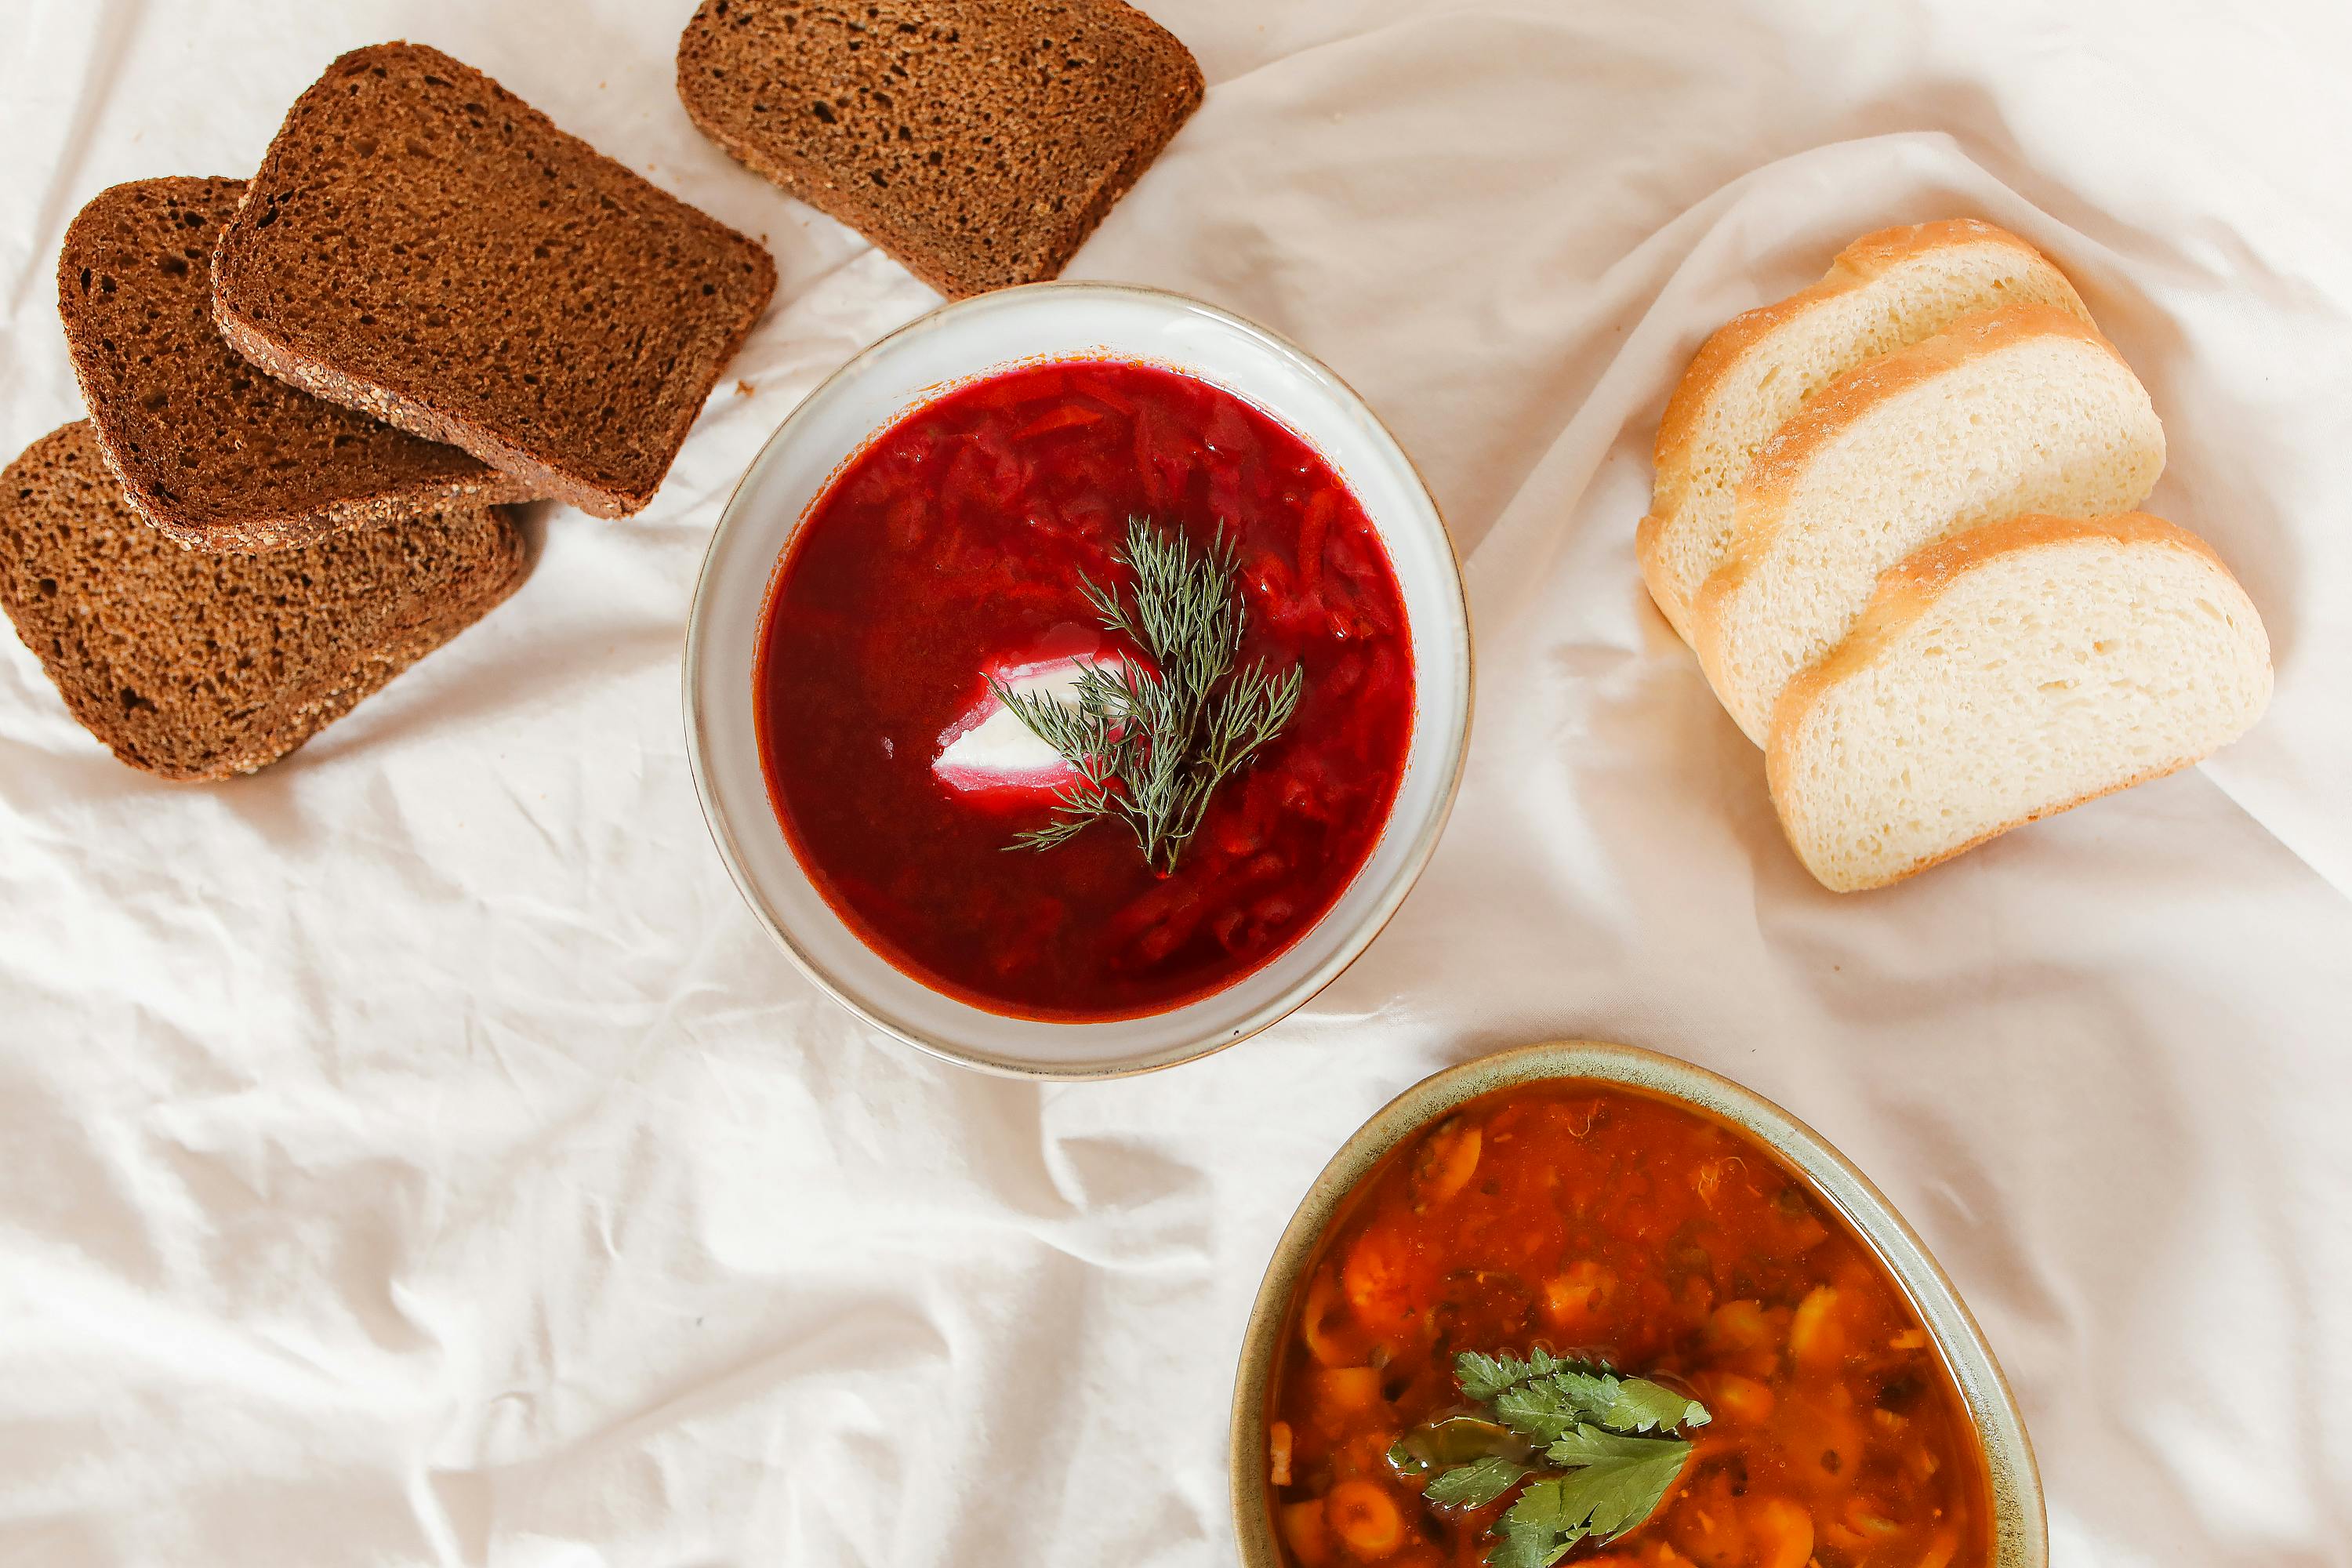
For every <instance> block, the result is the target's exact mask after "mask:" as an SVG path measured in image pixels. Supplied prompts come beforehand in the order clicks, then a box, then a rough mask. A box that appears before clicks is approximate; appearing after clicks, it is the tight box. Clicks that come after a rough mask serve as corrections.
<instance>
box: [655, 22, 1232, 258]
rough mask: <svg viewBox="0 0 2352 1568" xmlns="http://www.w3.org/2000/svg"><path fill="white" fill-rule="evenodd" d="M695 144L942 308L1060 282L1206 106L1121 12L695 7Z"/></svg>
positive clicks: (1177, 46)
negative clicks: (875, 249)
mask: <svg viewBox="0 0 2352 1568" xmlns="http://www.w3.org/2000/svg"><path fill="white" fill-rule="evenodd" d="M677 94H678V98H679V100H681V101H682V102H683V103H684V104H685V105H686V111H687V113H688V116H690V117H691V118H692V119H693V121H694V122H695V124H696V125H698V126H699V127H700V128H701V130H702V132H703V134H705V135H707V136H709V138H710V139H711V140H712V141H714V142H718V143H719V145H720V146H721V147H724V148H725V149H726V150H727V151H728V152H729V153H731V154H733V155H734V156H735V157H736V158H738V159H740V161H741V162H742V163H746V164H748V165H750V166H751V168H752V169H755V170H757V171H758V172H759V173H760V174H764V175H766V176H767V177H768V178H769V179H771V180H772V181H774V182H775V183H776V184H779V185H782V187H783V188H784V189H785V190H786V191H789V192H790V193H792V194H793V195H795V196H798V197H799V198H800V199H801V200H803V201H804V202H807V203H808V204H809V205H812V206H814V207H816V208H818V209H820V210H821V211H824V212H825V213H827V214H830V215H831V216H834V217H836V218H838V219H840V220H841V221H842V222H843V223H845V224H847V225H849V226H851V227H853V228H855V229H856V230H857V231H858V232H859V233H861V234H863V235H865V236H866V237H867V238H868V239H870V240H872V241H873V242H874V243H875V244H876V245H878V246H880V247H882V248H883V249H884V250H886V251H887V252H889V253H890V254H891V255H892V256H893V257H896V258H898V260H899V261H900V262H901V263H902V264H904V265H905V266H906V268H908V270H909V271H911V272H913V273H914V274H915V276H917V277H918V278H920V279H922V280H923V281H924V282H926V283H928V284H929V285H930V286H931V287H932V288H934V289H939V290H940V292H941V293H943V294H946V295H948V296H949V297H950V298H951V299H952V298H960V297H962V296H965V295H971V294H978V293H982V292H984V291H986V290H988V289H1001V288H1004V287H1006V286H1008V285H1012V284H1017V283H1034V282H1037V281H1039V280H1040V279H1046V278H1052V277H1054V276H1055V275H1056V274H1058V273H1059V272H1060V271H1061V270H1062V268H1064V267H1065V266H1066V265H1067V264H1068V262H1069V259H1070V258H1071V256H1072V255H1073V254H1075V253H1076V250H1077V248H1078V247H1079V246H1080V245H1081V244H1083V243H1084V242H1085V240H1086V238H1087V236H1088V235H1089V234H1092V233H1093V232H1094V229H1095V226H1097V224H1099V223H1100V222H1101V221H1102V219H1103V216H1104V215H1105V214H1107V213H1108V212H1109V211H1110V208H1111V205H1112V204H1113V203H1115V202H1117V201H1118V198H1119V197H1120V196H1122V195H1126V194H1127V191H1128V188H1129V186H1131V185H1133V184H1135V182H1136V179H1137V178H1138V176H1139V175H1140V174H1142V173H1143V171H1144V169H1145V168H1146V167H1148V166H1149V165H1150V163H1151V161H1152V159H1154V158H1156V157H1158V156H1159V154H1160V149H1161V148H1163V147H1165V146H1166V145H1167V144H1168V142H1169V139H1170V138H1171V137H1172V136H1174V135H1175V134H1176V131H1177V128H1178V127H1180V126H1181V125H1182V124H1183V123H1184V121H1185V120H1186V119H1188V118H1189V117H1190V116H1191V115H1192V110H1195V109H1196V108H1198V107H1199V106H1200V102H1201V96H1202V79H1201V68H1200V65H1199V63H1198V62H1197V61H1195V60H1194V59H1193V58H1192V54H1191V52H1190V51H1188V50H1187V49H1186V48H1185V47H1184V46H1183V45H1182V44H1181V43H1180V42H1178V41H1177V39H1176V38H1175V37H1172V36H1171V35H1170V34H1169V33H1168V32H1167V31H1166V30H1165V29H1163V28H1161V27H1160V26H1159V24H1157V23H1155V22H1153V21H1152V20H1151V18H1150V17H1149V16H1145V15H1143V13H1141V12H1140V11H1138V10H1136V9H1134V8H1133V7H1132V6H1129V5H1124V4H1121V3H1120V0H855V3H850V0H702V5H701V7H700V8H699V9H698V10H697V11H696V12H695V14H694V18H693V20H691V21H690V22H688V24H687V26H686V31H685V33H684V35H683V36H682V37H680V38H679V39H678V46H677Z"/></svg>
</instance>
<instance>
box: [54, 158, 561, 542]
mask: <svg viewBox="0 0 2352 1568" xmlns="http://www.w3.org/2000/svg"><path fill="white" fill-rule="evenodd" d="M245 188H246V184H245V182H244V181H243V180H229V179H217V178H188V177H177V178H170V179H158V180H136V181H132V182H131V183H130V184H121V185H115V186H113V187H111V188H110V189H108V190H105V191H101V192H100V194H99V195H97V196H95V197H93V198H91V200H90V201H89V204H88V205H85V206H84V207H83V208H82V209H81V211H80V213H79V215H77V216H75V218H74V221H73V223H72V225H71V226H70V227H68V229H67V231H66V242H65V247H64V249H63V251H62V252H61V253H60V255H59V257H58V313H59V314H60V316H61V317H62V318H63V320H64V324H65V332H66V342H67V346H68V349H69V350H70V351H71V353H72V358H73V366H74V374H75V376H76V378H77V379H78V380H79V382H80V384H81V391H82V399H83V401H84V402H85V403H86V404H88V405H89V416H90V423H91V425H92V426H93V427H94V428H95V430H96V432H97V436H98V439H99V444H100V447H102V449H103V450H104V452H105V454H106V458H107V461H108V462H109V463H110V465H111V466H112V467H113V468H114V470H115V472H116V473H117V475H118V476H120V477H121V480H122V483H123V487H124V489H126V490H127V491H128V493H129V499H130V500H131V504H132V505H133V506H135V507H137V508H138V509H139V510H140V511H141V512H142V514H143V515H144V516H145V517H146V518H147V519H148V520H149V521H152V522H153V523H155V524H156V525H157V526H158V527H161V528H163V529H165V530H167V531H170V532H171V533H172V535H173V537H174V538H176V539H178V540H179V541H180V542H182V543H184V544H190V545H194V546H197V547H199V548H205V549H234V550H268V549H282V548H286V547H288V546H291V545H297V544H302V543H306V542H310V540H313V539H316V538H318V537H319V536H320V535H321V534H324V533H328V532H331V531H334V530H336V529H339V528H348V527H352V526H355V525H357V524H360V523H364V522H369V521H382V520H383V519H384V518H387V517H390V516H393V515H395V514H397V513H400V512H404V511H407V510H413V509H414V508H415V507H417V506H420V505H431V504H433V503H435V502H437V501H444V500H465V499H472V500H526V499H528V489H527V487H525V486H523V485H521V484H520V483H519V482H518V481H516V480H514V479H509V477H507V476H506V475H503V474H500V473H499V472H498V471H497V470H495V469H493V468H489V467H488V466H487V465H485V464H484V463H482V462H481V461H480V460H479V459H478V458H473V457H470V456H468V455H467V453H465V452H462V451H460V450H458V449H457V447H448V446H443V445H441V444H439V443H437V442H432V441H424V440H420V439H418V438H417V437H414V436H411V435H408V434H405V433H404V432H403V431H400V430H396V429H394V428H393V427H392V426H389V425H385V424H383V423H381V422H379V421H377V420H373V419H370V418H368V417H367V416H364V415H362V414H358V413H355V412H353V411H352V410H351V409H348V408H343V407H340V406H338V405H334V404H331V403H327V402H323V401H321V400H320V399H319V398H316V397H312V396H310V395H308V394H306V393H302V392H299V391H297V390H296V389H294V388H293V387H291V386H289V385H287V384H285V383H283V382H280V381H278V380H277V379H275V378H274V377H272V376H270V375H268V374H264V373H263V372H262V371H260V370H258V369H257V368H256V367H255V366H253V365H252V364H249V363H247V362H246V361H245V360H243V359H241V358H239V357H238V356H237V355H236V353H232V352H231V351H230V349H229V347H228V345H227V344H226V342H222V341H221V335H220V333H219V331H217V330H216V329H215V327H214V325H213V310H212V290H211V288H210V283H209V277H210V270H209V269H210V266H211V261H212V251H213V243H214V240H215V237H216V236H217V235H218V234H219V232H220V230H221V228H222V227H223V226H225V225H226V224H227V222H228V221H229V219H230V218H231V217H232V216H235V215H236V206H237V203H238V202H239V201H240V200H241V199H242V198H243V196H244V195H245Z"/></svg>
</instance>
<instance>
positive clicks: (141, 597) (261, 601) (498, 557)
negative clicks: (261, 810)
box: [0, 421, 529, 779]
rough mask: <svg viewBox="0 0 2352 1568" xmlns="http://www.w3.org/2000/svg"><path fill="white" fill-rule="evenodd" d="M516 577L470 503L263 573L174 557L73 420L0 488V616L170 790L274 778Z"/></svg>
mask: <svg viewBox="0 0 2352 1568" xmlns="http://www.w3.org/2000/svg"><path fill="white" fill-rule="evenodd" d="M528 569H529V559H528V556H527V553H526V551H525V547H524V542H523V539H522V535H521V533H520V530H519V529H518V528H517V527H516V526H515V522H514V519H513V517H512V515H511V513H510V511H509V509H508V508H505V507H501V506H482V505H473V504H450V505H446V506H441V507H435V508H430V509H427V510H423V511H420V512H417V513H415V514H414V515H413V516H410V517H408V518H406V519H404V520H402V521H394V522H391V523H384V524H377V525H372V526H365V527H357V528H352V529H347V530H345V531H341V532H339V533H335V534H332V535H331V536H329V537H327V538H325V539H322V540H320V541H318V542H313V543H311V544H308V545H304V546H301V547H299V548H294V549H286V550H278V551H275V552H268V553H266V554H238V553H230V552H221V551H204V550H191V549H188V548H185V547H184V546H182V545H180V544H178V543H176V542H173V540H172V539H171V538H170V537H169V536H168V535H166V534H165V533H164V532H163V531H162V530H160V529H158V528H156V527H154V526H153V525H152V524H151V523H149V522H148V521H146V520H145V519H143V518H142V517H141V516H140V515H139V514H138V512H136V511H135V510H132V509H131V506H130V504H129V503H128V502H127V501H126V500H124V499H123V496H122V491H121V487H120V485H119V484H118V483H117V482H116V480H115V479H114V476H113V474H112V473H111V471H110V470H109V468H107V466H106V462H105V459H104V458H103V457H102V456H101V455H100V450H99V446H98V441H97V437H96V436H95V434H94V433H93V432H92V430H91V429H90V426H89V424H88V422H86V421H78V422H76V423H74V424H71V425H68V426H63V427H62V428H60V429H58V430H55V431H53V432H51V433H50V434H49V435H47V436H45V437H42V438H41V439H40V440H38V441H37V442H35V443H34V444H33V445H32V446H31V447H28V448H26V451H25V452H24V453H23V455H21V456H20V457H18V458H17V459H16V461H15V462H14V463H12V464H10V465H9V467H8V468H7V469H6V471H5V474H0V608H5V610H6V612H7V614H8V616H9V619H10V620H11V621H13V622H14V623H15V625H16V634H17V636H18V637H22V638H23V639H24V642H25V646H26V647H29V648H30V649H32V651H33V652H34V654H35V655H36V656H37V657H38V658H39V659H40V661H41V666H42V668H43V669H44V670H45V671H46V672H47V675H48V677H49V679H50V680H51V681H53V682H54V683H55V684H56V686H57V688H58V692H59V694H60V695H61V696H63V697H64V699H65V701H66V706H67V707H68V709H69V710H71V711H72V713H73V716H74V717H75V718H76V719H77V720H79V721H80V722H81V724H82V725H83V727H85V728H86V729H88V730H89V731H90V733H91V734H93V735H95V736H97V737H98V739H99V740H100V741H101V742H104V743H105V744H106V745H107V746H108V747H109V748H110V749H111V750H112V751H113V752H114V753H115V755H116V756H118V757H120V758H121V760H122V761H124V762H126V763H130V764H131V766H133V767H138V768H143V769H146V770H148V771H149V772H152V773H160V774H162V775H163V776H165V777H167V778H173V779H217V778H224V777H226V776H228V775H230V774H232V773H250V772H252V771H253V770H254V769H257V768H259V767H263V766H265V765H267V764H268V763H272V762H275V761H277V760H278V758H279V757H281V756H284V755H285V754H286V753H287V752H290V751H292V750H293V749H294V748H295V747H297V746H299V745H300V744H301V743H302V742H304V741H305V740H307V739H309V738H310V736H311V735H312V734H314V733H316V732H317V731H319V730H320V728H322V727H323V726H325V725H326V724H328V723H331V722H332V721H334V720H335V719H337V718H340V717H341V715H342V714H343V713H345V712H347V711H349V710H351V708H352V705H353V704H355V703H357V702H358V701H359V700H361V699H362V698H364V697H366V696H367V695H368V694H370V693H371V692H373V691H374V690H376V689H379V688H381V687H382V686H383V684H384V683H385V682H386V681H388V680H390V679H392V678H393V676H394V675H396V674H398V673H399V672H400V671H401V670H402V669H404V668H407V666H408V665H409V664H411V663H413V662H414V661H415V659H417V658H420V657H422V656H423V655H424V654H425V653H427V652H429V651H431V650H432V649H433V648H436V647H439V646H440V645H441V644H443V643H445V642H446V641H447V640H448V639H449V638H451V637H455V636H456V635H457V633H458V632H459V631H461V630H463V629H464V628H465V627H466V626H469V625H471V624H472V623H473V622H474V621H476V620H477V619H478V618H480V616H482V615H483V614H484V613H486V612H487V611H488V609H489V608H490V607H491V606H492V605H496V604H497V603H498V602H499V600H501V599H503V598H505V597H506V596H507V595H509V593H511V592H513V591H514V589H515V588H516V586H517V585H519V584H520V583H521V581H522V579H523V576H524V574H525V573H526V572H527V571H528Z"/></svg>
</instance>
